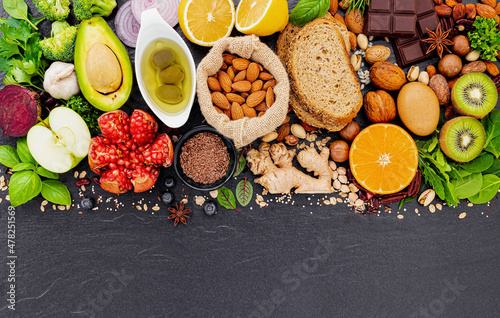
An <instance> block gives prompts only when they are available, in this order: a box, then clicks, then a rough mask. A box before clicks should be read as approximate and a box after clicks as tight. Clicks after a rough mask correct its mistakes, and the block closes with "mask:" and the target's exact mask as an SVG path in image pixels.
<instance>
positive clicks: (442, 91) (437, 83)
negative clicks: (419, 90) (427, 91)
mask: <svg viewBox="0 0 500 318" xmlns="http://www.w3.org/2000/svg"><path fill="white" fill-rule="evenodd" d="M429 87H430V88H431V89H432V90H433V91H434V93H435V94H436V96H437V98H438V101H439V105H447V104H448V103H449V102H450V100H451V90H450V87H449V86H448V82H447V81H446V78H445V77H444V76H443V75H441V74H436V75H434V76H433V77H432V78H431V79H430V80H429Z"/></svg>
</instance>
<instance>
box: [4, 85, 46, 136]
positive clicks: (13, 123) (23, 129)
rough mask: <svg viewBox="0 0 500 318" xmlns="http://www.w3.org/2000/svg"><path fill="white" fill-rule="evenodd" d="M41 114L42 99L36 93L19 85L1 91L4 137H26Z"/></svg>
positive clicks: (9, 86)
mask: <svg viewBox="0 0 500 318" xmlns="http://www.w3.org/2000/svg"><path fill="white" fill-rule="evenodd" d="M40 112H41V107H40V97H39V96H38V94H37V93H35V92H34V91H32V90H30V89H27V88H25V87H22V86H18V85H7V86H5V87H4V88H3V89H2V90H1V91H0V128H2V130H3V135H4V136H12V137H22V136H25V135H26V134H27V133H28V131H29V130H30V128H31V127H33V126H34V125H35V124H36V122H37V119H38V117H39V116H40Z"/></svg>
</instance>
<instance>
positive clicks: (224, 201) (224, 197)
mask: <svg viewBox="0 0 500 318" xmlns="http://www.w3.org/2000/svg"><path fill="white" fill-rule="evenodd" d="M217 201H219V204H220V205H222V206H223V207H225V208H226V209H228V210H236V211H238V212H240V210H238V209H237V208H236V199H235V198H234V194H233V191H231V190H229V189H228V188H226V187H222V188H220V189H219V194H218V195H217Z"/></svg>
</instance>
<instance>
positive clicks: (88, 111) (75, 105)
mask: <svg viewBox="0 0 500 318" xmlns="http://www.w3.org/2000/svg"><path fill="white" fill-rule="evenodd" d="M64 106H66V107H69V108H71V109H73V110H74V111H75V112H77V113H78V115H80V116H81V117H82V118H83V120H84V121H85V123H87V126H88V127H89V130H90V132H91V133H92V134H96V133H98V132H99V124H98V123H97V119H98V118H99V116H101V115H102V114H103V112H102V111H100V110H98V109H97V108H95V107H94V106H92V105H91V104H89V102H87V100H86V99H84V98H83V97H82V96H81V95H76V96H73V97H71V98H70V99H69V101H68V102H67V103H66V105H64Z"/></svg>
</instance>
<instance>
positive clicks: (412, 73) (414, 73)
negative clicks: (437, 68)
mask: <svg viewBox="0 0 500 318" xmlns="http://www.w3.org/2000/svg"><path fill="white" fill-rule="evenodd" d="M418 74H420V68H419V67H418V66H415V65H413V66H412V67H410V69H409V70H408V75H407V76H406V77H407V78H408V81H409V82H413V81H416V80H417V79H418Z"/></svg>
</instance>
